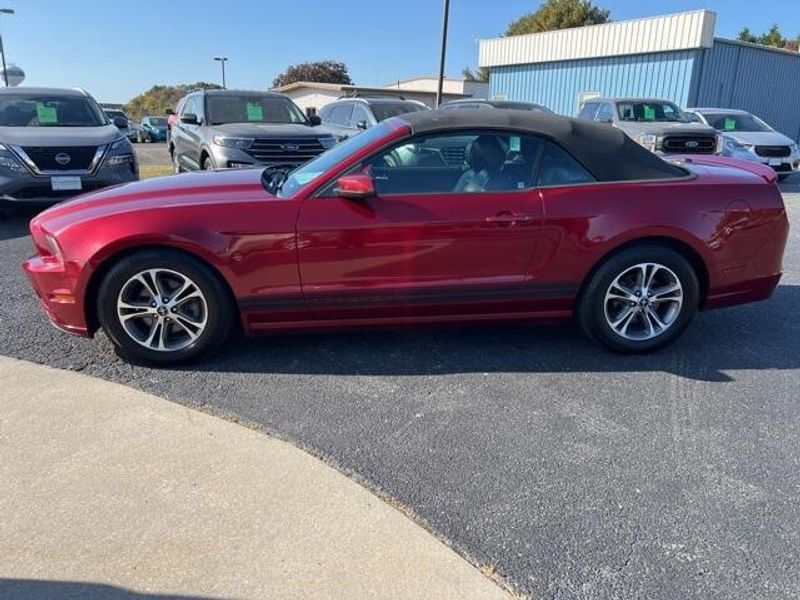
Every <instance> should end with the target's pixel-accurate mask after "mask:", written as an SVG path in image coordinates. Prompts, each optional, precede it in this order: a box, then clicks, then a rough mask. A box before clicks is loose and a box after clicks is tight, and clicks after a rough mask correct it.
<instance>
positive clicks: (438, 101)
mask: <svg viewBox="0 0 800 600" xmlns="http://www.w3.org/2000/svg"><path fill="white" fill-rule="evenodd" d="M449 16H450V0H444V15H442V55H441V58H440V60H439V87H438V89H437V91H436V108H439V105H440V104H441V103H442V90H443V88H444V60H445V56H446V55H447V20H448V18H449Z"/></svg>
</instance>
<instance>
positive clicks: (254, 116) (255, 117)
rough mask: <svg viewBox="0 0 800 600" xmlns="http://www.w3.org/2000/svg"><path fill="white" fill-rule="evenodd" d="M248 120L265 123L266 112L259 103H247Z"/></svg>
mask: <svg viewBox="0 0 800 600" xmlns="http://www.w3.org/2000/svg"><path fill="white" fill-rule="evenodd" d="M247 120H248V121H263V120H264V110H263V109H262V108H261V105H260V104H259V103H258V102H248V103H247Z"/></svg>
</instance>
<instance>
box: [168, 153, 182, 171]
mask: <svg viewBox="0 0 800 600" xmlns="http://www.w3.org/2000/svg"><path fill="white" fill-rule="evenodd" d="M170 155H171V156H172V170H173V171H174V172H175V174H176V175H177V174H178V173H183V167H181V163H180V159H179V158H178V154H177V153H176V152H175V150H174V149H172V150H171V151H170Z"/></svg>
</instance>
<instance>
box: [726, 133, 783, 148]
mask: <svg viewBox="0 0 800 600" xmlns="http://www.w3.org/2000/svg"><path fill="white" fill-rule="evenodd" d="M720 133H721V135H723V136H724V137H725V138H726V139H732V140H734V141H735V142H737V143H739V144H744V145H748V146H793V145H794V143H795V142H794V140H793V139H791V138H790V137H788V136H785V135H783V134H782V133H778V132H777V131H722V132H720Z"/></svg>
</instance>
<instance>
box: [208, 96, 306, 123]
mask: <svg viewBox="0 0 800 600" xmlns="http://www.w3.org/2000/svg"><path fill="white" fill-rule="evenodd" d="M206 106H207V108H208V121H209V123H210V124H211V125H223V124H225V123H301V124H305V123H307V122H308V121H307V120H306V117H305V115H304V114H303V113H302V112H300V109H299V108H297V106H296V105H295V103H294V102H292V101H291V100H289V99H288V98H281V97H279V96H253V95H242V96H236V95H233V94H214V95H209V96H208V97H207V98H206Z"/></svg>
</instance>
